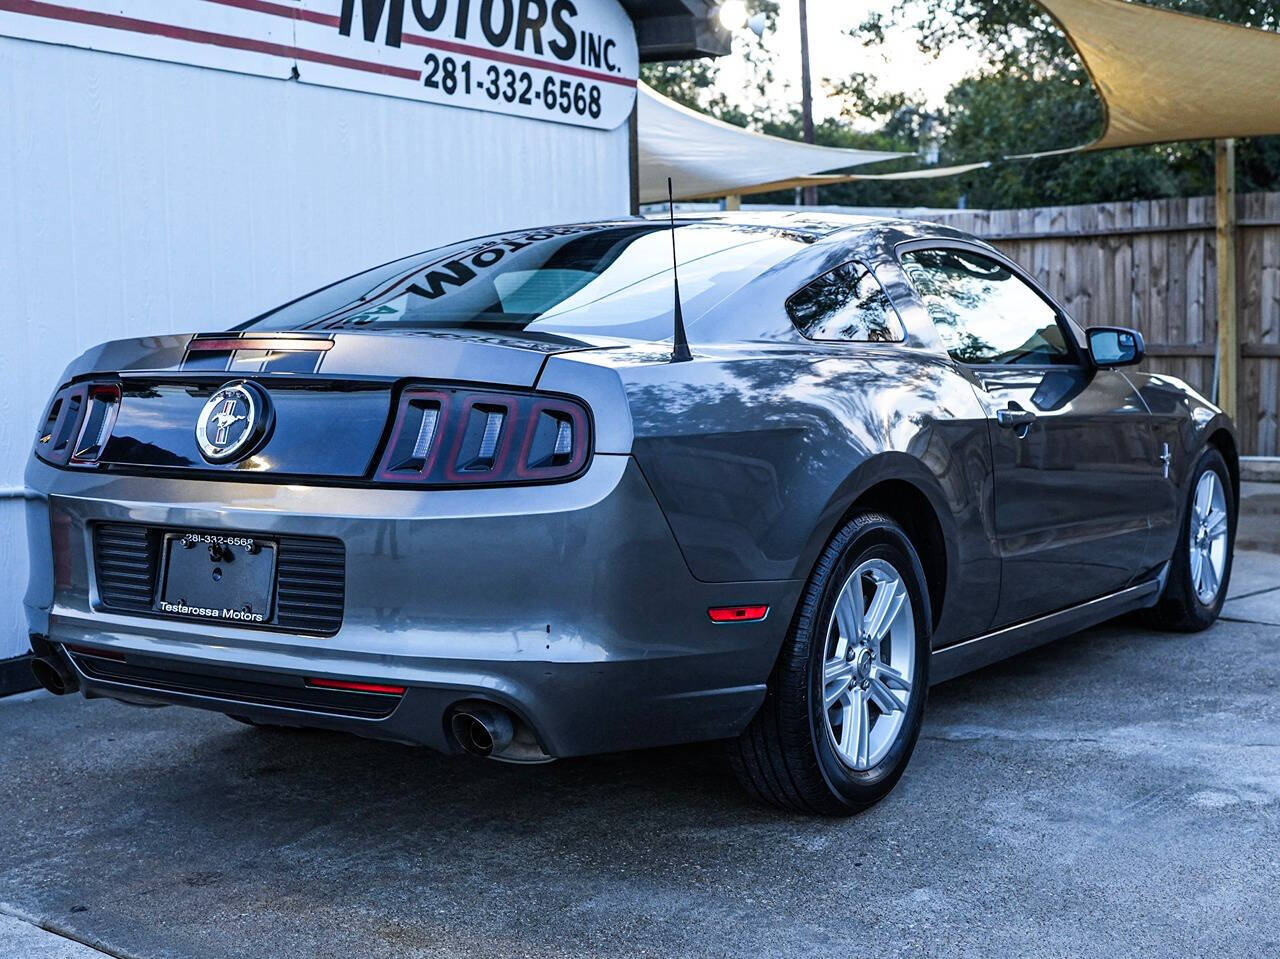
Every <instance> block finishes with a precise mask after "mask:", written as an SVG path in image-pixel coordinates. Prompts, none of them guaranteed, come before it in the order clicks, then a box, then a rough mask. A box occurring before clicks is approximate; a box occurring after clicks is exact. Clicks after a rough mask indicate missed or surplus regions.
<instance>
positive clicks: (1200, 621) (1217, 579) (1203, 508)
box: [1149, 447, 1236, 633]
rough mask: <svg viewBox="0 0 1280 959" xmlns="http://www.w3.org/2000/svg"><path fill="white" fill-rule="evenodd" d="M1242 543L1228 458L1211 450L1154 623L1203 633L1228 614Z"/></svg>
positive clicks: (1195, 483)
mask: <svg viewBox="0 0 1280 959" xmlns="http://www.w3.org/2000/svg"><path fill="white" fill-rule="evenodd" d="M1235 540H1236V497H1235V493H1234V491H1233V489H1232V486H1231V474H1230V473H1228V472H1227V464H1226V461H1225V460H1223V458H1222V454H1221V453H1219V452H1218V451H1217V450H1216V449H1213V448H1212V447H1210V448H1209V449H1207V450H1205V451H1204V453H1203V454H1201V456H1200V461H1199V462H1198V463H1196V470H1195V473H1194V474H1193V475H1192V477H1191V492H1190V496H1189V499H1188V502H1187V505H1186V517H1185V519H1184V520H1183V523H1182V529H1181V531H1180V532H1179V534H1178V545H1177V547H1176V548H1175V549H1174V551H1173V557H1172V558H1171V559H1170V566H1169V579H1168V581H1167V582H1166V583H1165V588H1164V593H1162V594H1161V596H1160V601H1159V602H1158V603H1157V604H1156V605H1155V607H1154V608H1152V609H1151V611H1150V613H1149V620H1150V622H1151V623H1152V625H1154V626H1157V627H1159V628H1161V629H1173V630H1178V631H1179V632H1188V633H1193V632H1198V631H1200V630H1202V629H1208V628H1209V627H1210V626H1212V625H1213V623H1214V621H1215V620H1216V619H1217V618H1218V613H1219V612H1221V611H1222V603H1223V601H1224V600H1225V599H1226V598H1227V585H1228V583H1229V582H1230V579H1231V561H1232V554H1233V552H1234V548H1235Z"/></svg>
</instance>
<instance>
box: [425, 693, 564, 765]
mask: <svg viewBox="0 0 1280 959" xmlns="http://www.w3.org/2000/svg"><path fill="white" fill-rule="evenodd" d="M449 731H450V732H451V733H452V734H453V739H454V742H456V743H457V744H458V745H459V746H460V747H461V748H462V751H463V752H465V753H467V754H469V755H471V756H480V757H482V758H485V759H497V760H499V761H501V762H508V763H545V762H550V761H551V757H550V756H548V755H547V753H546V752H545V751H544V750H543V748H542V746H541V745H539V743H538V738H537V737H536V736H535V735H534V734H533V730H531V729H530V728H529V727H528V726H527V725H526V724H525V723H523V722H522V721H521V720H520V719H519V718H518V717H516V716H515V715H514V714H513V713H512V712H511V711H510V710H508V709H505V708H503V707H502V706H497V705H494V704H492V703H484V702H466V703H459V704H458V705H457V706H455V707H454V708H453V710H452V712H451V713H450V714H449Z"/></svg>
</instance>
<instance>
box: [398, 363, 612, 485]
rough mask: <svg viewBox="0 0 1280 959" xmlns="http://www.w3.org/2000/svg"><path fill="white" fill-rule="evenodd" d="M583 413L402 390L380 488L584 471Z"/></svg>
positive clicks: (528, 398)
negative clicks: (393, 485)
mask: <svg viewBox="0 0 1280 959" xmlns="http://www.w3.org/2000/svg"><path fill="white" fill-rule="evenodd" d="M590 448H591V427H590V416H589V415H588V413H587V409H586V407H584V406H583V405H581V404H580V403H578V402H576V401H574V400H570V399H566V398H563V397H552V396H539V395H536V394H527V393H498V392H479V391H470V390H455V389H431V388H426V387H422V388H418V387H410V388H408V389H406V390H404V391H403V392H402V393H401V394H400V402H399V404H398V405H397V408H396V418H395V424H394V426H393V427H392V429H391V437H390V439H389V440H388V441H387V446H386V450H385V451H384V453H383V455H382V460H381V462H380V464H379V466H378V479H379V480H381V481H382V482H386V483H407V484H417V485H425V486H467V485H474V486H479V485H492V484H505V485H511V484H524V483H543V482H552V481H555V480H565V479H569V478H570V477H573V476H575V475H577V474H578V473H579V472H581V471H582V469H583V467H585V466H586V463H587V458H588V456H589V453H590Z"/></svg>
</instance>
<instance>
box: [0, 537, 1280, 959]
mask: <svg viewBox="0 0 1280 959" xmlns="http://www.w3.org/2000/svg"><path fill="white" fill-rule="evenodd" d="M1232 596H1233V597H1239V598H1232V599H1231V600H1230V601H1229V602H1228V604H1227V608H1226V610H1225V618H1224V621H1223V622H1221V623H1219V624H1218V625H1217V626H1215V627H1214V628H1213V629H1211V630H1209V631H1208V632H1205V633H1201V634H1197V635H1180V634H1163V633H1156V632H1151V631H1148V630H1146V629H1144V628H1142V627H1141V626H1137V625H1134V624H1133V623H1130V622H1122V623H1118V624H1111V625H1107V626H1104V627H1101V628H1098V629H1094V630H1090V631H1087V632H1085V633H1081V634H1079V635H1077V636H1074V637H1071V638H1069V639H1067V640H1063V641H1061V642H1059V643H1056V644H1054V645H1051V646H1048V647H1045V648H1043V649H1040V650H1037V651H1034V652H1032V653H1029V654H1026V655H1024V656H1021V657H1018V658H1016V659H1014V660H1011V661H1009V662H1006V663H1002V664H999V665H997V666H994V667H991V668H989V669H986V670H983V671H981V672H979V673H975V674H973V675H971V676H968V677H964V678H961V679H959V680H956V681H953V682H951V683H948V684H945V685H943V686H940V687H938V688H936V689H935V690H933V691H932V694H931V698H930V702H929V707H928V711H927V715H926V725H925V729H924V733H923V736H922V738H921V742H920V744H919V746H918V748H917V751H916V755H915V757H914V759H913V761H912V765H911V767H910V769H909V770H908V771H907V774H906V776H905V777H904V779H903V781H902V783H901V785H900V786H899V787H898V789H897V790H896V791H895V792H894V794H893V795H892V796H891V797H890V798H889V799H888V800H887V801H886V802H884V803H883V804H881V805H880V806H878V807H876V808H875V809H873V810H871V811H869V812H867V813H865V814H863V815H862V816H859V817H856V818H854V819H851V820H847V821H840V822H831V821H825V820H810V819H804V818H800V817H794V816H788V815H782V814H779V813H775V812H772V811H769V810H766V809H760V808H757V807H755V806H753V805H752V804H751V803H750V802H748V801H747V800H746V799H745V797H744V796H743V795H742V794H741V793H740V792H739V791H738V789H737V787H736V785H735V784H734V782H733V780H732V778H731V776H730V774H729V771H728V769H727V768H726V766H725V763H724V762H723V760H722V757H721V755H720V751H719V749H718V748H717V747H716V746H715V745H714V744H712V745H706V746H696V747H688V748H680V749H666V750H653V751H649V752H643V753H634V754H624V755H614V756H604V757H598V758H593V759H583V760H573V761H567V762H559V763H555V764H553V765H550V766H545V767H538V768H529V769H524V768H514V767H509V766H500V765H496V764H487V763H483V762H480V761H474V760H467V759H450V758H445V757H440V756H436V755H433V754H431V753H427V752H424V751H420V750H414V749H410V748H407V747H398V746H393V745H384V744H377V743H369V742H363V741H360V740H356V739H349V738H345V737H341V736H332V735H325V734H298V733H292V734H291V733H278V732H266V731H259V730H253V729H247V728H244V727H240V726H238V725H236V724H234V723H232V722H230V721H229V720H226V719H224V718H222V717H220V716H217V715H213V714H205V713H199V712H194V711H185V710H178V709H165V710H150V711H148V710H138V709H130V708H128V707H125V706H121V705H117V704H114V703H107V702H93V703H86V702H83V701H81V700H79V699H78V698H71V697H68V698H65V699H54V698H52V697H47V696H40V697H35V698H32V699H31V700H30V701H27V702H19V703H13V704H9V703H4V704H0V737H2V740H0V741H3V742H4V744H5V748H4V751H3V755H0V836H3V837H4V846H3V852H2V853H0V903H4V904H5V905H0V912H8V913H10V914H12V913H14V912H21V913H23V914H25V915H27V916H29V917H33V918H36V919H38V920H39V921H40V922H43V923H44V924H46V925H48V926H50V927H52V928H55V929H59V930H62V931H64V932H67V933H70V934H72V935H74V936H76V937H78V938H80V939H82V940H86V941H89V942H93V943H96V944H97V945H98V946H99V948H101V949H103V950H106V952H107V954H112V955H119V956H126V957H138V959H161V957H174V959H200V957H237V959H238V957H273V959H274V957H280V959H285V957H294V956H298V957H328V956H333V957H344V959H345V957H361V959H364V957H370V959H380V957H396V959H400V957H435V956H441V957H446V956H447V957H457V956H539V957H541V956H547V957H551V956H584V957H585V956H607V957H612V956H618V957H622V956H628V957H630V956H761V955H764V956H773V955H779V956H781V955H788V956H791V955H794V956H822V957H827V956H877V957H879V956H893V955H904V956H917V955H927V956H947V957H953V956H959V957H966V956H973V957H979V956H980V957H989V956H1006V955H1007V956H1020V957H1023V956H1025V957H1040V956H1046V957H1047V956H1072V957H1081V956H1143V957H1157V956H1178V957H1185V956H1210V955H1212V956H1219V955H1225V954H1230V955H1232V956H1236V957H1255V956H1256V957H1273V956H1276V955H1278V954H1280V897H1277V894H1276V890H1277V889H1280V616H1277V613H1278V612H1280V558H1278V557H1276V556H1272V555H1267V554H1260V553H1241V554H1240V555H1239V557H1238V564H1237V571H1236V574H1235V576H1234V577H1233V582H1232ZM28 928H32V927H28ZM25 934H27V933H26V932H25V931H24V930H22V929H17V930H16V932H15V931H14V927H12V926H11V925H10V924H8V923H5V924H0V945H2V946H4V947H5V948H4V949H0V955H4V956H11V955H12V956H23V957H26V959H54V957H61V956H63V955H67V956H74V957H75V959H81V957H80V956H78V955H77V954H76V953H65V952H62V953H60V952H57V951H52V950H56V949H57V948H59V947H60V946H59V943H63V941H62V940H56V941H54V940H50V944H49V949H50V950H51V951H47V952H40V951H32V948H33V947H31V945H30V943H28V944H27V945H25V946H24V945H22V941H21V940H20V939H18V938H13V939H8V938H6V937H7V936H17V935H25ZM63 945H65V943H63ZM23 948H26V949H27V950H28V951H27V952H22V951H20V950H21V949H23Z"/></svg>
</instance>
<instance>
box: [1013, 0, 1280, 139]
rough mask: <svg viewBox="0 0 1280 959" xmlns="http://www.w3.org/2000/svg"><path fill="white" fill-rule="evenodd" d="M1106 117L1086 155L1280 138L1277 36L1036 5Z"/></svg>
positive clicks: (1108, 4)
mask: <svg viewBox="0 0 1280 959" xmlns="http://www.w3.org/2000/svg"><path fill="white" fill-rule="evenodd" d="M1038 2H1039V3H1040V6H1042V7H1044V8H1045V9H1046V10H1047V11H1048V12H1049V13H1050V15H1051V16H1053V18H1054V19H1055V20H1056V21H1057V22H1058V25H1059V26H1060V27H1061V28H1062V32H1063V33H1065V34H1066V36H1067V39H1068V40H1070V41H1071V44H1072V46H1074V47H1075V49H1076V52H1077V53H1078V54H1079V55H1080V59H1081V60H1083V61H1084V65H1085V67H1086V69H1087V70H1088V71H1089V75H1090V77H1091V78H1092V80H1093V84H1094V87H1095V88H1096V89H1097V91H1098V95H1099V96H1100V97H1101V98H1102V102H1103V108H1104V110H1105V112H1106V123H1105V125H1104V127H1103V131H1102V135H1101V136H1100V137H1098V139H1097V140H1096V141H1094V142H1093V143H1091V144H1089V145H1088V146H1087V147H1085V149H1089V150H1107V149H1111V148H1113V147H1127V146H1139V145H1142V144H1147V143H1167V142H1170V141H1173V140H1209V139H1217V138H1224V137H1249V136H1265V135H1267V134H1273V133H1280V33H1274V32H1272V31H1270V30H1258V29H1255V28H1253V27H1242V26H1238V25H1236V24H1230V23H1223V22H1221V21H1219V20H1209V19H1206V18H1204V17H1198V16H1193V15H1191V14H1186V13H1177V12H1175V11H1172V10H1162V9H1158V8H1156V7H1150V6H1145V5H1143V4H1138V3H1125V2H1122V0H1038Z"/></svg>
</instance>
